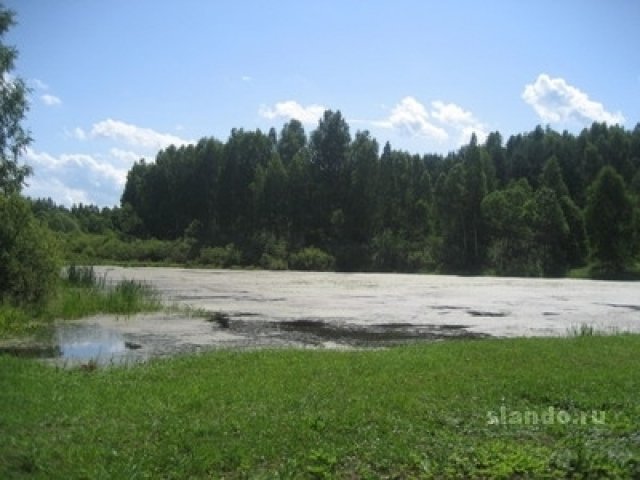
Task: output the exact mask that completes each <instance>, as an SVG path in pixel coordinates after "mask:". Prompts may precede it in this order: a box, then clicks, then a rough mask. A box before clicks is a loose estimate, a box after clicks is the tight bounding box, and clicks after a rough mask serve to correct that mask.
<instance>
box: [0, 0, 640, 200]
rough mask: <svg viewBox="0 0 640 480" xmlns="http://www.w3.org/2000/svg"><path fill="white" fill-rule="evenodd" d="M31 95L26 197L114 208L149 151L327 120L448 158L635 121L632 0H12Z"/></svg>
mask: <svg viewBox="0 0 640 480" xmlns="http://www.w3.org/2000/svg"><path fill="white" fill-rule="evenodd" d="M5 5H6V6H8V7H9V8H11V9H13V10H14V11H16V13H17V20H18V25H17V26H16V27H14V28H13V29H12V30H11V31H10V32H9V34H8V35H7V37H6V38H5V40H4V41H5V42H6V43H9V44H12V45H15V46H16V47H17V48H18V50H19V52H20V56H19V59H18V62H17V65H16V69H15V71H14V74H16V75H18V76H20V77H22V78H23V79H25V80H26V81H27V83H28V84H29V85H30V86H31V88H32V93H31V108H30V111H29V112H28V116H27V119H26V122H25V123H26V126H27V127H28V128H29V129H30V130H31V133H32V136H33V138H34V142H33V143H32V145H31V146H30V148H29V149H28V151H27V152H26V153H25V155H24V157H23V160H24V161H26V162H27V163H29V164H31V165H32V166H33V168H34V172H35V173H34V175H33V176H32V177H31V178H30V179H29V186H28V188H26V190H25V193H26V194H28V195H31V196H35V197H51V198H53V199H54V200H55V201H56V202H58V203H62V204H65V205H71V204H73V203H79V202H83V203H95V204H98V205H100V206H112V205H116V204H118V203H119V198H120V194H121V192H122V188H123V186H124V181H125V179H126V173H127V171H128V169H129V168H130V166H131V165H132V163H133V162H134V161H135V160H136V159H139V158H142V157H144V158H147V159H153V158H154V157H155V154H156V152H157V151H158V149H160V148H164V147H166V146H167V145H169V144H171V143H174V144H185V143H189V142H193V141H196V140H198V139H199V138H201V137H204V136H213V137H216V138H218V139H220V140H223V141H225V140H226V139H227V137H228V135H229V132H230V130H231V129H232V128H234V127H237V128H240V127H242V128H245V129H255V128H260V129H262V130H263V131H267V130H268V129H269V127H271V126H273V127H276V129H277V130H280V128H281V127H282V125H283V124H284V123H285V122H286V121H288V120H289V119H290V118H298V119H300V120H301V121H302V122H303V123H304V125H305V128H306V130H307V132H310V131H311V130H313V129H314V128H315V126H316V125H317V121H318V118H319V116H320V115H321V113H322V111H323V110H324V109H327V108H330V109H334V110H336V109H339V110H341V112H342V113H343V115H344V116H345V117H346V119H347V121H348V122H349V125H350V126H351V131H352V134H355V132H356V131H357V130H369V131H370V132H371V133H372V135H373V136H374V137H375V138H377V139H378V141H379V142H380V143H381V144H382V143H384V142H385V141H387V140H388V141H390V142H391V144H392V146H393V147H394V148H398V149H405V150H409V151H411V152H413V153H431V152H439V153H444V152H447V151H450V150H453V149H456V148H457V147H458V146H460V145H461V144H462V143H464V142H466V141H468V139H469V136H470V134H471V132H473V131H475V132H476V133H477V134H478V136H479V137H480V139H482V138H483V136H484V135H486V133H488V132H490V131H495V130H499V131H500V132H501V133H502V134H503V136H505V137H507V136H508V135H511V134H514V133H520V132H525V131H529V130H531V129H533V128H534V127H535V126H536V125H537V124H542V125H547V124H548V125H550V126H551V127H553V128H556V129H559V130H564V129H568V130H569V131H572V132H579V131H580V129H582V128H583V127H584V126H587V125H590V124H591V122H593V121H607V122H608V123H619V124H622V125H624V126H625V127H627V128H633V127H634V126H635V125H636V123H638V122H639V121H640V55H638V46H640V29H638V25H640V2H638V1H635V0H608V1H596V0H573V1H569V0H538V1H536V2H521V1H516V0H511V1H491V0H489V1H483V2H479V1H451V2H443V1H439V2H435V1H425V0H422V1H420V0H415V1H409V0H393V1H381V0H370V1H356V0H324V1H322V2H311V1H302V0H297V1H289V0H278V1H271V2H267V1H258V0H255V1H241V0H235V1H213V0H211V1H207V0H181V1H178V0H172V1H168V0H135V1H129V0H109V1H97V0H59V1H46V0H10V1H5Z"/></svg>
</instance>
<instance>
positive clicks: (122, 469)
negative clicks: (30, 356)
mask: <svg viewBox="0 0 640 480" xmlns="http://www.w3.org/2000/svg"><path fill="white" fill-rule="evenodd" d="M639 349H640V336H634V335H619V336H584V337H574V338H565V339H517V340H482V341H460V342H443V343H436V344H430V345H423V346H412V347H402V348H394V349H389V350H382V351H349V352H331V351H308V350H307V351H305V350H279V351H268V350H258V351H250V352H238V351H219V352H213V353H209V354H205V355H199V356H197V355H196V356H184V357H178V358H173V359H167V360H158V361H153V362H151V363H149V364H145V365H142V366H135V367H129V368H110V369H98V370H95V371H93V372H86V371H81V370H64V369H54V368H52V367H48V366H45V365H42V364H40V363H37V362H36V361H33V360H19V359H15V358H11V357H6V356H5V357H0V438H2V442H0V477H1V478H21V477H25V478H26V477H29V478H65V479H66V478H221V477H224V478H450V477H457V478H567V477H572V478H606V477H609V478H632V477H634V476H635V477H636V478H637V477H638V475H640V442H638V431H639V430H640V424H639V420H638V419H639V418H640V397H639V396H638V391H639V388H640V368H638V367H640V361H639V359H638V354H637V352H638V351H639ZM501 409H502V410H501ZM550 409H553V411H554V412H557V411H560V410H561V411H566V412H567V414H570V415H573V417H572V418H579V415H580V414H582V413H584V414H588V416H589V417H588V418H591V412H592V411H593V410H595V411H598V412H600V411H603V412H604V415H605V417H604V420H605V421H604V423H602V424H599V423H594V422H587V423H586V424H584V425H582V424H573V423H570V424H560V423H558V421H555V422H554V423H553V424H537V425H531V424H529V425H525V424H518V422H514V421H512V422H511V423H509V424H498V425H494V424H488V421H489V420H490V419H492V418H494V417H495V415H500V412H501V411H507V412H508V415H509V418H510V419H512V420H513V418H512V415H513V414H514V413H517V412H526V411H534V412H538V413H540V414H542V413H545V412H548V411H549V410H550ZM490 412H492V413H490Z"/></svg>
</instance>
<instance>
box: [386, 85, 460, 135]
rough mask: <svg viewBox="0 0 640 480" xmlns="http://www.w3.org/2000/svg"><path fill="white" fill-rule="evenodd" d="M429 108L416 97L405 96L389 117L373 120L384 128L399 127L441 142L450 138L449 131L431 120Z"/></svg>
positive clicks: (403, 130) (401, 129) (408, 133)
mask: <svg viewBox="0 0 640 480" xmlns="http://www.w3.org/2000/svg"><path fill="white" fill-rule="evenodd" d="M429 118H430V115H429V112H428V111H427V108H426V107H425V106H424V105H423V104H422V103H420V102H419V101H418V100H416V99H415V98H414V97H411V96H409V97H405V98H403V99H402V100H401V101H400V103H398V104H397V105H396V106H395V107H393V109H392V110H391V114H390V115H389V117H388V118H387V119H385V120H382V121H377V122H373V123H374V125H376V126H378V127H383V128H392V129H398V130H400V131H401V132H402V133H404V134H406V135H408V136H411V137H426V138H430V139H433V140H437V141H439V142H444V141H446V140H447V139H448V138H449V135H448V133H447V132H446V131H445V130H444V129H443V128H441V127H438V126H436V125H434V124H433V123H432V122H431V121H430V120H429Z"/></svg>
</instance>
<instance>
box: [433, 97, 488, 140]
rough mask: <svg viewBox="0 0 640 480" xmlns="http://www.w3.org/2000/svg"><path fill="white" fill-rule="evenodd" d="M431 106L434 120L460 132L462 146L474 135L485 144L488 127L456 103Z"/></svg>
mask: <svg viewBox="0 0 640 480" xmlns="http://www.w3.org/2000/svg"><path fill="white" fill-rule="evenodd" d="M431 106H432V107H433V111H432V112H431V114H432V116H433V118H435V119H436V120H438V121H439V122H440V123H442V124H443V125H447V126H449V127H451V128H453V129H454V130H455V131H457V132H459V134H460V137H459V143H460V144H461V145H462V144H464V143H466V142H468V141H469V139H470V138H471V135H472V134H473V133H475V134H476V136H477V137H478V142H484V140H485V139H486V138H487V135H488V134H489V132H488V131H487V130H488V129H487V126H486V125H485V124H483V123H482V122H481V121H480V120H478V119H477V118H476V117H475V115H473V113H471V112H469V111H468V110H465V109H463V108H462V107H460V106H459V105H456V104H455V103H444V102H442V101H440V100H436V101H434V102H431Z"/></svg>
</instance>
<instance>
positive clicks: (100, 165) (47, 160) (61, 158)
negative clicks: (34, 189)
mask: <svg viewBox="0 0 640 480" xmlns="http://www.w3.org/2000/svg"><path fill="white" fill-rule="evenodd" d="M25 159H26V161H27V163H28V164H30V165H31V166H33V167H36V168H34V170H36V173H37V172H38V170H37V167H41V168H40V171H48V172H49V173H51V172H64V171H65V170H66V171H68V170H85V171H87V172H88V173H89V175H90V177H92V178H93V179H94V180H95V182H99V180H100V179H102V180H106V181H109V182H112V183H115V184H116V185H119V186H124V184H125V181H126V179H127V169H126V168H117V167H114V166H113V165H112V164H111V163H110V162H108V161H104V160H100V159H97V158H95V157H94V156H92V155H87V154H83V153H71V154H68V153H63V154H62V155H58V156H54V155H51V154H49V153H46V152H37V151H35V150H33V149H31V148H28V149H27V151H26V155H25ZM95 182H94V183H95Z"/></svg>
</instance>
